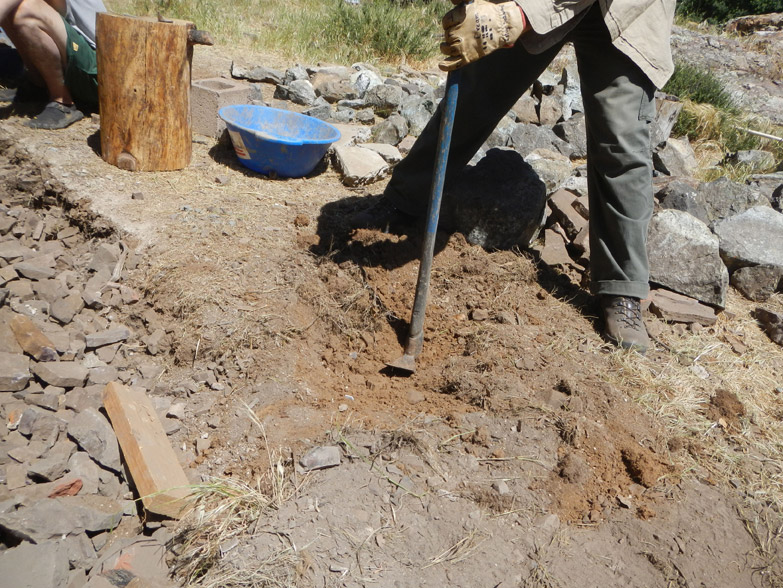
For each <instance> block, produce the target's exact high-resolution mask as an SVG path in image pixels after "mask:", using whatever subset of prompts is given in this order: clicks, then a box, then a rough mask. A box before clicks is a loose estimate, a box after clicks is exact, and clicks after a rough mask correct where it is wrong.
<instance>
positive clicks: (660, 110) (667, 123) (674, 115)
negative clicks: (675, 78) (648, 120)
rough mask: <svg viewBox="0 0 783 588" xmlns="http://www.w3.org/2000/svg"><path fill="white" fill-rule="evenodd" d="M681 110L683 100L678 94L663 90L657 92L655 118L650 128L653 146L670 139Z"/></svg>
mask: <svg viewBox="0 0 783 588" xmlns="http://www.w3.org/2000/svg"><path fill="white" fill-rule="evenodd" d="M681 110H682V102H680V99H679V98H677V97H676V96H670V95H668V94H664V93H663V92H656V93H655V119H653V123H652V128H651V130H650V139H651V141H650V142H651V144H652V146H653V147H657V146H658V145H661V144H663V143H665V142H666V141H668V140H669V136H670V135H671V132H672V129H673V128H674V125H675V123H676V122H677V119H678V118H679V116H680V111H681Z"/></svg>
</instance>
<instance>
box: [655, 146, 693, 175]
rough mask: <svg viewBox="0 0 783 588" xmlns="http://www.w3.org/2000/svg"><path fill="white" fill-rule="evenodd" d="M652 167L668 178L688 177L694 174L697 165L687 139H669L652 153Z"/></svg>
mask: <svg viewBox="0 0 783 588" xmlns="http://www.w3.org/2000/svg"><path fill="white" fill-rule="evenodd" d="M653 166H654V168H655V169H656V170H658V171H659V172H661V173H663V174H666V175H669V176H682V177H690V176H693V175H694V174H695V173H696V170H698V168H699V163H698V161H696V153H695V152H694V151H693V147H691V143H690V141H689V140H688V137H683V138H681V139H673V138H670V139H668V140H667V141H666V143H664V144H663V147H659V148H658V149H656V150H655V151H654V152H653Z"/></svg>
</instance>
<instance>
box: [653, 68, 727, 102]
mask: <svg viewBox="0 0 783 588" xmlns="http://www.w3.org/2000/svg"><path fill="white" fill-rule="evenodd" d="M663 91H664V92H666V93H667V94H674V95H675V96H677V97H679V98H687V99H689V100H692V101H693V102H696V103H698V104H712V105H713V106H715V107H716V108H718V109H720V110H726V111H728V112H732V113H736V112H737V107H736V105H735V104H734V100H733V98H732V97H731V94H730V93H729V92H728V91H727V90H726V89H725V88H724V87H723V84H722V83H721V81H720V80H719V79H718V78H717V77H716V76H715V75H713V74H712V73H711V72H710V71H708V70H706V69H703V68H700V67H697V66H695V65H690V64H687V63H677V64H676V65H675V67H674V73H673V74H672V77H671V78H670V79H669V81H668V82H667V83H666V86H664V88H663Z"/></svg>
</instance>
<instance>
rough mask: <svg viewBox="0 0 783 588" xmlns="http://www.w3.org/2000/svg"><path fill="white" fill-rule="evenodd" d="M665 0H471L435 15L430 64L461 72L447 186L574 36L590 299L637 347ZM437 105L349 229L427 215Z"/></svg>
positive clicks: (665, 71)
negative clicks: (435, 57)
mask: <svg viewBox="0 0 783 588" xmlns="http://www.w3.org/2000/svg"><path fill="white" fill-rule="evenodd" d="M674 5H675V0H517V1H516V2H514V1H507V2H497V3H494V2H488V1H487V0H474V1H473V2H470V3H468V4H459V5H457V6H456V8H454V9H452V10H451V11H449V12H448V13H447V14H446V16H445V17H444V18H443V28H444V32H445V41H444V42H443V43H442V44H441V51H442V52H443V53H444V54H445V55H446V56H447V57H446V59H445V60H444V61H442V62H441V63H440V68H441V69H442V70H444V71H452V70H454V69H456V68H461V70H462V71H461V82H460V92H459V98H458V100H457V107H456V116H455V120H454V130H453V134H452V136H451V146H450V150H449V158H448V167H447V171H446V183H447V184H448V182H449V179H450V178H452V179H453V178H454V176H455V175H456V174H457V173H459V172H460V171H461V170H462V169H463V168H464V167H465V166H466V165H467V164H468V162H469V161H470V160H471V158H472V157H473V155H474V154H475V153H476V152H477V151H478V149H479V147H481V145H482V144H483V143H484V141H485V140H486V139H487V138H488V137H489V135H490V134H491V133H492V131H493V130H494V128H495V127H496V125H497V124H498V122H499V121H500V120H501V119H502V117H503V116H505V115H506V113H508V111H509V110H510V109H511V107H512V106H513V105H514V104H515V103H516V101H517V100H518V99H519V98H520V96H521V95H522V94H523V93H524V92H525V91H526V90H527V88H529V87H530V86H531V84H532V83H533V82H534V81H535V80H536V79H537V78H538V77H539V76H540V75H541V74H542V73H543V71H544V70H545V69H546V67H547V66H548V65H549V63H550V62H551V61H552V60H553V59H554V58H555V56H556V55H557V54H558V52H559V51H560V49H561V48H562V47H563V45H564V44H565V43H568V42H571V43H573V45H574V49H575V51H576V57H577V65H578V68H579V76H580V84H581V91H582V98H583V102H584V110H585V120H586V128H587V180H588V199H589V205H590V251H591V259H590V265H591V269H590V274H591V286H590V289H591V291H592V293H593V294H595V295H597V296H598V297H599V300H600V305H601V309H602V312H603V317H604V333H603V334H604V336H605V337H606V338H607V339H608V340H609V341H611V342H613V343H615V344H616V345H618V346H620V347H622V348H625V349H633V350H636V351H638V352H640V353H644V352H646V351H647V349H648V347H649V345H650V340H649V336H648V334H647V330H646V328H645V326H644V322H643V320H642V313H641V308H640V299H642V298H645V297H646V296H647V295H648V293H649V283H648V281H649V265H648V260H647V228H648V225H649V222H650V218H651V216H652V210H653V190H652V149H651V141H650V125H651V122H652V121H653V119H654V117H655V101H654V94H655V88H656V87H658V88H661V87H662V86H663V85H664V84H665V83H666V81H667V80H668V78H669V76H670V75H671V74H672V72H673V70H674V66H673V63H672V57H671V48H670V41H669V37H670V35H671V28H672V23H673V20H674ZM442 112H443V104H442V103H441V105H440V106H439V108H438V110H437V111H436V113H435V114H434V115H433V117H432V119H431V120H430V121H429V123H428V124H427V126H426V128H425V129H424V131H423V132H422V134H421V135H420V136H419V138H418V139H417V140H416V142H415V144H414V145H413V147H412V148H411V150H410V152H409V153H408V155H407V156H406V157H405V159H403V160H402V162H400V164H399V165H398V166H397V167H396V168H395V170H394V172H393V174H392V177H391V179H390V180H389V184H388V186H387V187H386V189H385V191H384V193H383V197H382V198H381V200H380V201H379V202H378V203H377V204H376V205H374V206H373V207H371V208H370V209H368V210H366V211H364V212H361V213H359V214H357V215H355V217H354V218H353V222H352V224H353V226H354V227H355V228H380V229H383V228H384V227H388V226H390V225H392V224H395V225H398V226H399V225H400V224H402V223H406V222H408V223H410V221H411V220H412V219H413V218H420V217H422V216H423V215H425V214H426V211H427V202H428V200H427V197H428V189H429V186H430V181H431V176H432V162H433V161H435V158H436V149H437V141H438V131H439V126H440V119H441V116H442ZM447 205H448V203H447V202H445V201H444V206H447Z"/></svg>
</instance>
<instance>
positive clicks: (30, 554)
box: [0, 541, 69, 588]
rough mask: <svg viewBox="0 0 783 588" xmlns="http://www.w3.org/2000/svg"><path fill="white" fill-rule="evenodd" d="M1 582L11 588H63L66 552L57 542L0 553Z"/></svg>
mask: <svg viewBox="0 0 783 588" xmlns="http://www.w3.org/2000/svg"><path fill="white" fill-rule="evenodd" d="M0 578H2V579H3V580H2V583H3V585H4V586H9V587H11V586H13V588H42V587H44V586H45V587H46V588H65V587H66V586H68V580H69V576H68V551H67V549H66V548H65V546H64V545H63V544H62V543H60V542H58V541H46V542H44V543H40V544H33V543H28V542H22V543H20V544H19V545H17V546H16V547H13V548H11V549H7V550H5V551H3V552H2V553H0Z"/></svg>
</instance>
